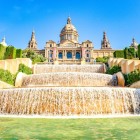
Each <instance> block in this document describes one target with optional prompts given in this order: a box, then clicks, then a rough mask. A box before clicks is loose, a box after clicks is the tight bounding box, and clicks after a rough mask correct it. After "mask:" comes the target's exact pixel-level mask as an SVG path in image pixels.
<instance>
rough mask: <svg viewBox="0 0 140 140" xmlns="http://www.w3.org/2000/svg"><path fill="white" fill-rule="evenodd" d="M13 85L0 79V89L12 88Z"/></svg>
mask: <svg viewBox="0 0 140 140" xmlns="http://www.w3.org/2000/svg"><path fill="white" fill-rule="evenodd" d="M13 87H14V86H12V85H9V84H7V83H5V82H3V81H0V89H3V88H13Z"/></svg>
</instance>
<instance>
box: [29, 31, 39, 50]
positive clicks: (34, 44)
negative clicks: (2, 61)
mask: <svg viewBox="0 0 140 140" xmlns="http://www.w3.org/2000/svg"><path fill="white" fill-rule="evenodd" d="M28 48H29V49H31V50H37V41H36V39H35V32H34V31H32V35H31V40H30V41H29V43H28Z"/></svg>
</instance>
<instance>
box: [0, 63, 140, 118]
mask: <svg viewBox="0 0 140 140" xmlns="http://www.w3.org/2000/svg"><path fill="white" fill-rule="evenodd" d="M94 68H95V69H94ZM103 69H104V68H103V65H97V66H96V65H91V66H90V65H84V66H82V65H37V66H36V67H34V71H35V73H36V74H33V75H29V76H24V77H23V79H22V84H21V88H15V89H3V90H0V114H17V115H31V114H39V115H45V116H57V115H59V116H73V115H82V116H83V115H84V116H89V115H97V114H140V89H133V88H121V87H114V86H117V78H116V76H115V75H114V76H112V75H107V74H103V73H96V72H101V70H102V72H103Z"/></svg>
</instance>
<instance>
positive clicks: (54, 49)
mask: <svg viewBox="0 0 140 140" xmlns="http://www.w3.org/2000/svg"><path fill="white" fill-rule="evenodd" d="M55 59H56V47H54V48H53V60H55Z"/></svg>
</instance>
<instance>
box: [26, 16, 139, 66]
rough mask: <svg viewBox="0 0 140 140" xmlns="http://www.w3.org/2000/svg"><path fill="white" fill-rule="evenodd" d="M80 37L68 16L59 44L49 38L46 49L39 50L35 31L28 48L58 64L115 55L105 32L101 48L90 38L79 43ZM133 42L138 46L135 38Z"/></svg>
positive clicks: (86, 61)
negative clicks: (94, 44)
mask: <svg viewBox="0 0 140 140" xmlns="http://www.w3.org/2000/svg"><path fill="white" fill-rule="evenodd" d="M78 38H79V34H78V32H77V30H76V28H75V26H74V25H73V24H72V21H71V18H70V17H68V19H67V23H66V25H65V26H64V27H63V28H62V30H61V32H60V43H58V44H57V43H56V42H54V41H53V40H49V41H47V42H46V45H45V49H43V50H38V48H37V41H36V39H35V32H34V31H33V32H32V35H31V40H30V41H29V43H28V48H30V49H32V50H34V51H36V52H37V53H39V54H42V55H43V56H45V57H46V58H47V60H48V63H57V64H81V63H82V62H84V63H87V64H89V63H93V61H94V59H96V58H97V57H103V56H110V57H112V56H113V52H114V51H115V50H112V48H111V45H110V42H109V40H108V39H107V35H106V33H105V32H104V33H103V39H102V41H101V49H99V50H96V49H94V46H93V43H92V42H91V41H90V40H86V41H84V42H82V43H79V42H78ZM132 43H133V44H134V45H135V46H136V42H135V40H134V39H133V42H132ZM133 44H132V45H133Z"/></svg>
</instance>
